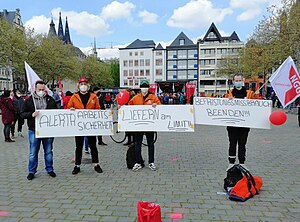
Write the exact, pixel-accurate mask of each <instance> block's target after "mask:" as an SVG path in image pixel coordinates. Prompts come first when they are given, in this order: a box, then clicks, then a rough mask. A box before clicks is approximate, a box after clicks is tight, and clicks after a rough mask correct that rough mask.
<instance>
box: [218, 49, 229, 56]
mask: <svg viewBox="0 0 300 222" xmlns="http://www.w3.org/2000/svg"><path fill="white" fill-rule="evenodd" d="M227 53H228V51H227V49H217V54H221V55H224V54H227Z"/></svg>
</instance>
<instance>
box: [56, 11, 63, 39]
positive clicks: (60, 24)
mask: <svg viewBox="0 0 300 222" xmlns="http://www.w3.org/2000/svg"><path fill="white" fill-rule="evenodd" d="M57 36H58V38H59V39H61V40H64V30H63V25H62V20H61V12H60V13H59V23H58V30H57Z"/></svg>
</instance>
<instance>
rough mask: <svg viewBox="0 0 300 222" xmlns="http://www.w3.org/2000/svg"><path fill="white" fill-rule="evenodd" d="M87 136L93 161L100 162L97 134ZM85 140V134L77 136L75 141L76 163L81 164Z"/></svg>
mask: <svg viewBox="0 0 300 222" xmlns="http://www.w3.org/2000/svg"><path fill="white" fill-rule="evenodd" d="M87 138H88V142H89V146H90V149H91V155H92V163H99V157H98V149H97V146H96V136H88V137H87ZM83 142H84V136H75V143H76V150H75V165H80V164H81V159H82V149H83Z"/></svg>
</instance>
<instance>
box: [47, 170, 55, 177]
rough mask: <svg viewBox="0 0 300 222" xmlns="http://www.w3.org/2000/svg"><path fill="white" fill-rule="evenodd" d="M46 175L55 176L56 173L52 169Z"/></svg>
mask: <svg viewBox="0 0 300 222" xmlns="http://www.w3.org/2000/svg"><path fill="white" fill-rule="evenodd" d="M48 175H49V176H50V177H56V173H54V171H51V172H48Z"/></svg>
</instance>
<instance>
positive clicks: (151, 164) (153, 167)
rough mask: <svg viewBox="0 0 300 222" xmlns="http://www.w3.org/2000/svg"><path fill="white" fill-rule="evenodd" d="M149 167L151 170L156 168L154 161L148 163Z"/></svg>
mask: <svg viewBox="0 0 300 222" xmlns="http://www.w3.org/2000/svg"><path fill="white" fill-rule="evenodd" d="M149 168H150V170H153V171H155V170H156V166H155V164H154V163H149Z"/></svg>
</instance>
